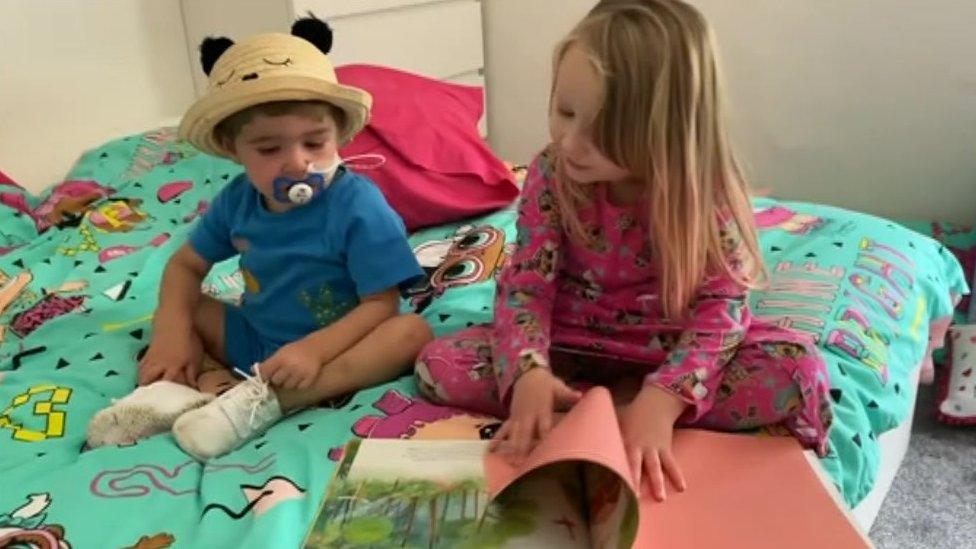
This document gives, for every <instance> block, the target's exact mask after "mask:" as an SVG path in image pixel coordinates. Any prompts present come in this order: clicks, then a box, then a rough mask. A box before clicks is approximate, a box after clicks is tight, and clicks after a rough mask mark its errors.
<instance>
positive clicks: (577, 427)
mask: <svg viewBox="0 0 976 549" xmlns="http://www.w3.org/2000/svg"><path fill="white" fill-rule="evenodd" d="M574 460H575V461H585V462H591V463H596V464H598V465H601V466H603V467H606V468H607V469H609V470H611V471H613V472H615V473H616V474H617V475H619V476H620V478H621V479H623V480H624V482H625V483H626V485H627V487H628V489H630V490H631V491H633V492H635V493H636V488H635V486H634V482H633V477H632V475H631V472H630V465H628V463H627V455H626V452H625V451H624V443H623V439H622V438H621V435H620V426H619V424H618V423H617V413H616V410H615V409H614V405H613V399H612V398H611V397H610V392H609V391H607V390H606V388H603V387H595V388H593V389H590V390H589V391H587V392H586V393H585V394H584V395H583V398H582V399H580V401H579V402H577V403H576V405H575V406H573V408H572V409H571V410H570V411H569V413H568V414H566V415H565V416H563V418H562V419H561V420H560V421H559V422H558V423H556V425H555V426H554V427H553V428H552V430H551V431H550V432H549V435H548V436H547V437H545V438H544V439H543V440H541V441H539V444H538V445H537V446H536V447H535V448H534V449H533V450H532V452H530V453H529V455H528V457H527V458H526V459H525V460H524V461H523V462H522V463H518V464H516V463H513V462H512V460H511V459H509V458H508V457H506V456H504V455H502V454H498V453H489V454H488V455H487V456H486V458H485V475H486V481H487V486H488V493H489V494H498V493H500V492H501V491H502V490H504V489H505V488H506V487H507V486H508V485H509V484H511V483H512V482H514V481H515V480H516V479H518V478H519V477H521V476H523V475H525V474H526V473H528V472H529V471H532V470H533V469H536V468H539V467H543V466H546V465H549V464H550V463H556V462H560V461H574Z"/></svg>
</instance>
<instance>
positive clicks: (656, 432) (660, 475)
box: [620, 385, 686, 501]
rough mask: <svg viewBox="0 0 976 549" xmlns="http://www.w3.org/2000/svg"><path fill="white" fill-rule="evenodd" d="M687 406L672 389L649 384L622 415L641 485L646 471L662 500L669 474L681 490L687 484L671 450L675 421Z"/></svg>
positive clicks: (635, 471)
mask: <svg viewBox="0 0 976 549" xmlns="http://www.w3.org/2000/svg"><path fill="white" fill-rule="evenodd" d="M685 406H686V404H685V403H684V401H682V400H681V399H679V398H678V397H676V396H674V395H672V394H671V393H668V392H666V391H664V390H663V389H659V388H657V387H654V386H652V385H647V386H645V387H644V388H643V389H641V391H640V392H639V393H637V396H636V397H635V398H634V400H633V402H631V403H630V404H629V405H627V407H626V408H624V410H623V413H622V414H621V416H620V430H621V433H622V434H623V437H624V445H625V446H626V447H627V457H628V459H629V461H630V466H631V468H632V469H633V473H634V478H635V479H636V480H637V486H638V489H640V488H639V487H640V486H641V478H642V477H643V476H644V475H645V474H646V475H647V478H648V479H649V481H650V483H651V495H653V496H654V499H656V500H658V501H664V498H665V491H664V475H665V474H667V476H668V478H669V479H671V484H672V485H674V487H675V488H676V489H677V490H678V491H679V492H683V491H684V490H685V487H686V484H685V478H684V475H682V473H681V468H679V467H678V463H677V462H676V461H675V459H674V454H672V453H671V439H672V436H673V434H674V422H675V421H676V420H677V419H678V417H679V416H680V415H681V412H683V411H684V409H685Z"/></svg>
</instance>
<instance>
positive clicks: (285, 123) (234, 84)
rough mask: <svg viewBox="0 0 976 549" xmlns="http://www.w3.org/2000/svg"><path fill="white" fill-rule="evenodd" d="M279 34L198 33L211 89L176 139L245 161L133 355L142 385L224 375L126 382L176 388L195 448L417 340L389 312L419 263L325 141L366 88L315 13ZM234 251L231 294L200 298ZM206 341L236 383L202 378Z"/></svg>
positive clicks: (362, 371) (332, 143)
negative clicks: (339, 65)
mask: <svg viewBox="0 0 976 549" xmlns="http://www.w3.org/2000/svg"><path fill="white" fill-rule="evenodd" d="M292 33H293V34H298V35H301V37H299V36H293V35H286V34H263V35H258V36H254V37H251V38H249V39H247V40H244V41H242V42H240V43H238V44H233V42H231V41H230V40H228V39H226V38H219V39H209V38H208V39H206V40H204V43H203V44H202V45H201V57H202V62H203V67H204V71H205V72H207V74H208V76H209V78H210V85H209V89H208V91H207V94H206V95H205V96H204V97H202V98H200V99H199V100H198V101H197V103H196V104H194V105H193V106H192V107H191V108H190V109H189V111H188V112H187V113H186V115H185V116H184V118H183V120H182V123H181V124H180V135H181V136H182V137H184V138H185V139H187V140H188V141H189V142H191V143H193V144H194V145H195V146H197V147H198V148H200V149H201V150H203V151H205V152H208V153H211V154H216V155H220V156H225V157H229V158H232V159H234V160H235V161H237V162H238V163H240V164H242V165H243V166H244V169H245V173H244V174H242V175H241V176H239V177H237V178H236V179H235V180H233V181H232V182H231V183H230V184H229V185H228V186H227V187H226V188H225V189H223V190H222V191H221V193H220V194H219V195H218V196H217V197H216V198H215V199H214V201H213V204H211V206H210V208H209V210H208V211H207V212H206V214H205V215H204V216H203V218H202V219H201V221H200V222H199V224H198V226H197V227H195V230H194V231H193V233H192V234H191V236H190V239H189V242H188V243H187V244H184V245H183V247H182V248H180V249H179V250H178V251H177V252H176V253H175V254H174V255H173V257H172V258H171V259H170V261H169V263H168V264H167V266H166V270H165V272H164V275H163V281H162V287H161V290H160V298H159V308H158V310H157V311H156V315H155V319H154V322H153V338H152V342H151V343H150V346H149V349H148V351H147V352H146V354H145V356H144V357H143V359H142V360H141V362H140V363H139V384H140V385H141V386H146V385H149V384H154V382H157V381H166V382H176V383H179V384H182V385H189V386H192V387H198V386H199V387H200V388H201V389H203V390H209V391H212V392H218V391H219V389H221V388H224V387H228V386H231V385H233V386H232V388H230V389H227V390H226V391H225V392H223V393H221V394H220V395H219V396H218V397H216V399H213V400H210V401H209V402H208V403H206V404H204V405H203V406H200V407H195V406H199V405H200V403H201V402H207V400H208V399H207V398H203V399H201V398H200V394H199V393H197V392H196V391H190V390H188V389H185V388H176V390H174V386H173V385H172V383H157V384H154V385H151V386H149V387H144V388H140V389H138V390H137V391H136V393H143V395H142V397H141V400H143V401H144V402H146V401H148V402H152V400H153V396H152V394H151V393H152V390H153V387H157V386H158V387H159V389H158V392H157V397H158V398H166V399H170V401H172V400H173V399H174V398H177V397H173V395H174V394H181V395H184V397H179V398H177V399H178V400H181V399H182V400H181V401H183V402H186V408H189V411H184V412H182V414H181V415H178V419H176V421H175V422H174V423H173V426H172V430H173V435H174V437H175V439H176V441H177V443H178V444H179V445H180V446H181V447H182V448H183V449H184V450H185V451H186V452H187V453H189V454H191V455H193V456H194V457H196V458H197V459H201V460H205V459H208V458H211V457H215V456H219V455H222V454H224V453H226V452H229V451H231V450H233V449H235V448H237V447H238V446H240V445H241V444H242V443H244V442H245V441H247V440H248V439H250V438H252V437H254V436H256V435H258V434H260V433H262V432H264V430H266V429H267V428H268V427H269V426H270V425H272V424H274V423H275V422H276V421H277V420H278V419H279V418H280V417H281V416H282V415H283V414H284V413H287V412H288V411H291V410H296V409H299V408H302V407H306V406H310V405H313V404H315V403H318V402H320V401H322V400H325V399H329V398H332V397H336V396H339V395H341V394H344V393H346V392H349V391H354V390H357V389H361V388H364V387H368V386H371V385H375V384H378V383H381V382H384V381H387V380H390V379H393V378H395V377H397V376H398V375H400V374H402V373H403V372H404V371H405V370H406V369H407V368H408V367H409V366H410V365H411V364H412V361H413V359H414V358H415V357H416V355H417V353H418V352H419V350H420V348H421V347H422V346H423V345H424V344H425V343H426V342H427V341H428V340H430V339H431V332H430V329H429V327H428V326H427V324H426V323H425V322H424V321H423V320H422V319H421V318H420V317H417V316H414V315H402V316H398V307H399V292H398V287H402V286H404V285H407V284H409V283H411V282H412V281H414V280H415V279H416V278H417V277H418V276H420V275H421V274H422V271H421V269H420V267H419V266H418V264H417V262H416V260H415V258H414V256H413V253H412V251H411V249H410V247H409V245H408V243H407V240H406V235H405V229H404V226H403V222H402V221H401V220H400V218H399V217H398V216H397V215H396V214H395V213H394V212H393V210H392V209H391V208H390V207H389V205H388V204H387V203H386V201H385V200H384V198H383V196H382V195H381V194H380V192H379V190H378V189H377V188H376V187H375V186H374V185H373V184H372V182H370V181H369V180H368V179H366V178H365V177H363V176H361V175H358V174H355V173H353V172H351V171H349V170H347V169H346V168H345V167H344V166H342V165H341V163H340V161H339V157H338V153H337V149H338V147H339V145H340V144H341V143H344V142H346V141H348V140H349V139H351V138H352V137H353V136H354V135H355V134H356V133H357V132H358V131H359V130H360V129H361V128H362V127H363V125H364V124H365V123H366V119H367V117H368V113H369V108H370V106H371V101H372V99H371V97H370V96H369V94H368V93H366V92H365V91H363V90H359V89H356V88H352V87H348V86H343V85H341V84H339V83H338V82H337V81H336V77H335V72H334V71H333V69H332V66H331V64H330V62H329V60H328V58H327V57H326V55H325V54H326V53H327V52H328V50H329V49H330V47H331V31H330V30H329V28H328V27H327V26H326V25H325V23H323V22H321V21H319V20H317V19H303V20H300V21H299V22H297V23H296V24H295V26H294V27H293V29H292ZM313 44H314V45H313ZM237 254H240V266H241V272H242V273H243V276H244V281H245V292H244V296H243V301H242V304H241V305H240V306H239V307H238V306H233V305H229V304H225V303H222V302H219V301H217V300H215V299H213V298H210V297H208V296H205V295H201V293H200V283H201V281H202V280H203V278H204V277H205V276H206V274H207V273H208V272H209V270H210V268H211V266H212V265H213V264H214V263H216V262H218V261H221V260H224V259H227V258H229V257H232V256H234V255H237ZM204 354H207V355H209V356H210V357H213V358H214V359H216V360H217V361H219V362H220V363H221V364H222V365H225V366H226V367H229V368H230V369H232V370H234V371H236V372H238V373H240V374H242V375H243V377H244V378H245V380H244V381H242V382H239V383H238V378H236V377H234V376H233V374H231V373H230V370H228V369H226V368H222V369H219V370H218V371H216V372H215V371H207V372H204V374H203V375H200V370H201V364H202V363H203V357H204ZM252 366H253V368H252ZM198 378H199V380H200V381H199V384H198ZM235 383H236V385H235ZM269 384H270V387H269ZM136 393H134V394H133V397H134V396H136ZM130 398H131V397H130ZM123 404H125V399H123V401H120V402H119V403H118V404H117V405H116V406H119V405H123ZM130 404H131V403H130ZM157 427H158V425H157ZM157 430H158V429H157ZM144 434H148V433H143V435H144Z"/></svg>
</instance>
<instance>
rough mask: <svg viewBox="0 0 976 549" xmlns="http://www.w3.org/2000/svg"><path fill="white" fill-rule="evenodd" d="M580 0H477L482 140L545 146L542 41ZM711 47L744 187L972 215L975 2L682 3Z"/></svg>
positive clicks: (894, 210)
mask: <svg viewBox="0 0 976 549" xmlns="http://www.w3.org/2000/svg"><path fill="white" fill-rule="evenodd" d="M593 3H594V2H593V1H587V0H572V1H567V0H526V1H523V0H486V6H485V9H486V15H487V18H486V19H487V21H486V25H487V28H488V36H487V40H488V44H487V51H488V57H487V63H488V81H489V82H490V85H491V88H490V90H489V102H490V103H491V106H492V108H491V109H490V110H489V113H490V116H491V121H490V122H491V138H492V142H493V144H494V145H495V146H496V148H497V150H498V151H499V153H500V154H501V155H502V156H504V157H505V158H508V159H513V160H517V161H525V160H527V159H528V158H530V156H531V154H532V153H533V152H534V151H536V150H538V148H539V147H540V146H541V145H542V144H543V143H544V142H545V136H546V131H545V103H546V96H547V93H548V85H549V84H548V79H549V68H548V63H549V55H550V50H551V48H552V45H553V44H554V43H555V41H556V40H557V39H558V37H559V36H561V35H562V34H563V33H564V32H565V30H567V29H568V28H569V27H570V26H571V25H572V24H573V22H575V21H576V20H577V19H578V17H580V16H581V15H582V14H583V13H584V12H585V11H586V9H587V8H588V7H589V6H591V5H593ZM693 3H694V4H696V5H697V6H699V7H700V9H702V11H703V12H705V14H706V16H707V17H708V18H709V19H710V20H711V21H712V24H713V26H714V27H715V30H716V34H717V36H718V40H719V43H720V48H721V53H722V57H723V59H724V69H725V71H724V72H725V76H726V82H727V84H728V95H729V99H730V116H731V118H732V128H733V133H734V136H735V138H736V142H737V143H738V145H739V149H740V153H741V156H742V157H743V159H744V160H745V163H746V164H747V166H748V168H749V172H750V173H751V175H752V179H753V182H754V184H755V185H756V186H769V187H772V188H773V189H774V191H775V192H776V193H777V194H778V195H781V196H786V197H790V198H798V199H804V200H812V201H817V202H825V203H833V204H839V205H843V206H846V207H851V208H856V209H860V210H865V211H870V212H873V213H878V214H882V215H890V216H897V217H937V218H942V219H955V220H959V221H967V220H968V221H974V220H976V32H973V30H972V27H973V21H976V2H973V1H972V0H928V1H926V2H917V1H913V0H886V1H882V0H818V1H812V0H693Z"/></svg>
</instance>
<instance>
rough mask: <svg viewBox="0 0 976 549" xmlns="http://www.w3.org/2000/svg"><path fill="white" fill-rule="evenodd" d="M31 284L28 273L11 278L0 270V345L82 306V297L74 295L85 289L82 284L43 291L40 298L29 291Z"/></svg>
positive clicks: (21, 273) (28, 271)
mask: <svg viewBox="0 0 976 549" xmlns="http://www.w3.org/2000/svg"><path fill="white" fill-rule="evenodd" d="M33 281H34V274H33V272H32V271H30V270H29V269H25V270H23V271H20V272H18V273H17V274H15V275H9V274H7V273H6V272H5V271H3V270H2V269H0V345H2V344H3V343H4V341H5V340H6V338H7V337H8V336H9V335H15V336H18V337H20V338H25V337H27V336H28V335H29V334H30V333H31V332H33V331H34V330H36V329H37V328H39V327H40V326H42V325H43V324H45V323H46V322H49V321H51V320H52V319H54V318H57V317H59V316H61V315H64V314H68V313H70V312H72V311H76V310H79V309H80V308H82V306H83V305H84V302H85V296H84V295H77V292H79V291H82V290H85V289H86V288H87V287H88V284H87V282H86V281H83V280H75V281H68V282H65V283H64V284H62V285H61V286H59V287H57V288H53V289H50V290H47V289H46V290H44V293H43V295H41V294H38V293H37V292H35V291H34V290H32V289H31V287H30V284H31V283H32V282H33ZM71 294H76V295H71Z"/></svg>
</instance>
